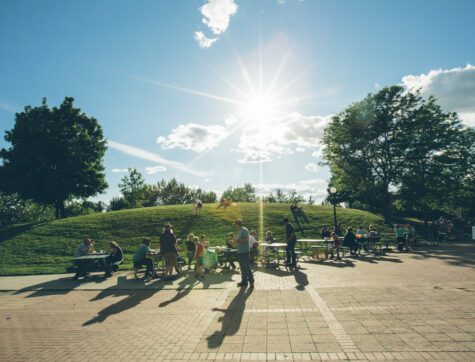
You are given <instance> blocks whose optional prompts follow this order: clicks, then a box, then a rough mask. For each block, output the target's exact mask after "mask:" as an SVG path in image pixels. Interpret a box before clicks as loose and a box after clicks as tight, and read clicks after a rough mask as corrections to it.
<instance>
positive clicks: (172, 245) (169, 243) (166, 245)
mask: <svg viewBox="0 0 475 362" xmlns="http://www.w3.org/2000/svg"><path fill="white" fill-rule="evenodd" d="M160 254H162V256H163V259H164V262H165V273H164V274H165V276H164V278H163V279H164V280H172V273H173V267H174V266H175V265H176V261H177V254H178V250H177V247H176V237H175V234H173V231H172V225H171V224H169V223H167V224H165V229H164V230H163V233H162V234H161V235H160Z"/></svg>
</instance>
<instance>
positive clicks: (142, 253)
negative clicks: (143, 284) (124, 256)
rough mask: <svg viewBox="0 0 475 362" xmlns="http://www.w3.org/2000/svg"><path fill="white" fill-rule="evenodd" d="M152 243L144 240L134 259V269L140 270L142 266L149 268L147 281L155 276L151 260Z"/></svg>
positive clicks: (146, 274)
mask: <svg viewBox="0 0 475 362" xmlns="http://www.w3.org/2000/svg"><path fill="white" fill-rule="evenodd" d="M151 243H152V240H150V239H148V238H146V239H143V241H142V244H141V245H140V246H139V247H138V248H137V250H136V251H135V253H134V256H133V258H132V260H133V262H134V268H140V267H142V265H145V266H146V267H147V270H146V271H145V279H148V278H151V277H152V276H153V260H152V259H150V258H149V256H150V244H151Z"/></svg>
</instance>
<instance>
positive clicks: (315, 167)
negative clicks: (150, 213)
mask: <svg viewBox="0 0 475 362" xmlns="http://www.w3.org/2000/svg"><path fill="white" fill-rule="evenodd" d="M305 169H306V170H307V171H309V172H318V165H317V164H316V163H313V162H310V163H308V164H306V165H305Z"/></svg>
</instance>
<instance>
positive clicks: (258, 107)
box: [243, 94, 278, 124]
mask: <svg viewBox="0 0 475 362" xmlns="http://www.w3.org/2000/svg"><path fill="white" fill-rule="evenodd" d="M277 108H278V104H277V102H276V101H275V100H274V99H273V98H272V96H269V95H267V94H257V95H255V96H253V97H252V98H251V99H250V100H249V101H248V102H247V103H246V105H245V106H244V110H243V116H244V117H245V118H246V119H247V120H248V121H251V122H255V123H256V124H269V123H270V122H272V120H273V119H274V117H275V115H276V114H277Z"/></svg>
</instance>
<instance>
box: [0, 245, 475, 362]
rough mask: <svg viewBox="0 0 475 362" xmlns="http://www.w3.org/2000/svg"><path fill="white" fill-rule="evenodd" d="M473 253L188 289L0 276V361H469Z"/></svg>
mask: <svg viewBox="0 0 475 362" xmlns="http://www.w3.org/2000/svg"><path fill="white" fill-rule="evenodd" d="M474 261H475V245H474V244H460V245H451V246H439V247H427V248H424V249H422V250H419V251H418V252H416V253H414V254H397V253H387V254H386V255H385V256H381V257H369V256H368V257H360V258H351V259H347V260H346V261H344V262H330V261H326V262H321V263H311V262H302V263H301V267H302V268H301V269H300V270H298V271H295V272H288V271H286V270H284V269H283V268H281V270H280V271H278V270H273V269H264V268H259V269H258V270H257V271H256V272H255V275H256V289H255V290H254V291H249V290H239V289H238V288H236V286H235V281H236V280H238V274H231V273H224V274H218V275H210V276H207V277H206V279H205V280H204V281H197V280H196V279H195V278H194V277H193V275H192V274H190V273H188V272H184V274H183V276H182V278H180V279H178V280H176V281H174V282H168V283H164V282H160V281H158V280H157V281H151V282H147V283H144V282H143V281H136V280H133V275H132V273H131V272H121V273H118V274H117V275H115V276H114V278H111V279H109V280H107V281H103V279H102V278H99V277H97V278H92V279H91V280H90V281H89V282H88V283H78V282H74V281H72V280H71V279H70V276H66V275H48V276H32V277H3V278H0V290H2V292H1V294H0V317H1V319H0V360H1V361H26V360H31V361H37V360H38V361H90V360H115V361H119V360H120V361H130V360H134V361H135V360H160V361H162V360H163V361H164V360H177V361H178V360H193V361H196V360H212V361H213V360H214V361H217V360H234V361H239V360H245V361H248V360H411V361H412V360H472V361H474V360H475V271H474Z"/></svg>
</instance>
